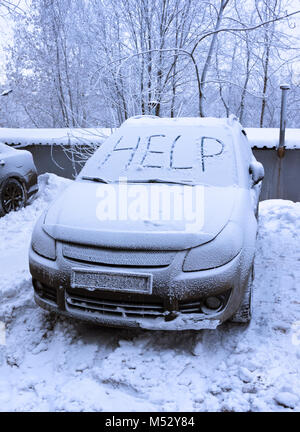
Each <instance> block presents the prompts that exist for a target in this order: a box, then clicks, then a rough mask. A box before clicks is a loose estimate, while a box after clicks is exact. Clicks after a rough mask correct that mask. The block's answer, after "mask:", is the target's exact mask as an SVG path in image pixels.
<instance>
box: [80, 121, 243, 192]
mask: <svg viewBox="0 0 300 432" xmlns="http://www.w3.org/2000/svg"><path fill="white" fill-rule="evenodd" d="M79 178H81V179H83V180H91V181H101V182H108V183H109V182H118V181H123V180H124V181H128V182H135V183H142V182H146V183H147V182H153V183H155V182H157V183H160V182H166V183H168V182H169V183H179V184H180V183H181V184H207V185H212V186H230V185H233V184H237V171H236V160H235V153H234V146H233V143H232V136H231V134H230V131H227V130H226V129H224V128H220V127H219V128H218V127H216V128H214V129H213V128H211V127H209V128H208V127H203V126H201V127H199V126H197V127H181V128H179V127H167V126H164V127H158V126H154V127H153V126H152V127H151V128H150V127H140V128H138V127H121V128H120V129H119V130H117V131H116V132H115V133H114V134H113V135H111V136H110V137H109V138H108V139H107V140H106V141H105V142H104V144H102V146H101V148H100V149H99V150H97V151H96V152H95V154H94V155H93V156H92V157H91V158H90V159H89V161H88V162H87V163H86V165H85V167H84V168H83V170H82V171H81V173H80V175H79Z"/></svg>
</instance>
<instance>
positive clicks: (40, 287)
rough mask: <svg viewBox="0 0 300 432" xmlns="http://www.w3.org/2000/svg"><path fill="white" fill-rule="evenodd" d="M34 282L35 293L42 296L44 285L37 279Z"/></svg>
mask: <svg viewBox="0 0 300 432" xmlns="http://www.w3.org/2000/svg"><path fill="white" fill-rule="evenodd" d="M32 282H33V286H34V289H35V291H36V292H37V293H38V294H41V293H42V292H43V284H42V283H41V282H39V281H38V280H36V279H33V281H32Z"/></svg>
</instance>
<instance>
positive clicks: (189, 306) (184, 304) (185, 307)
mask: <svg viewBox="0 0 300 432" xmlns="http://www.w3.org/2000/svg"><path fill="white" fill-rule="evenodd" d="M202 303H203V301H201V300H200V299H199V300H194V301H179V303H178V310H179V312H181V313H202V311H201V306H202Z"/></svg>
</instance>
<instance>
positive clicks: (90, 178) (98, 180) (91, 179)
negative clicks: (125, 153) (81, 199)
mask: <svg viewBox="0 0 300 432" xmlns="http://www.w3.org/2000/svg"><path fill="white" fill-rule="evenodd" d="M81 178H82V180H90V181H94V182H98V183H106V184H108V183H109V182H108V181H107V180H105V179H103V178H100V177H88V176H83V177H81Z"/></svg>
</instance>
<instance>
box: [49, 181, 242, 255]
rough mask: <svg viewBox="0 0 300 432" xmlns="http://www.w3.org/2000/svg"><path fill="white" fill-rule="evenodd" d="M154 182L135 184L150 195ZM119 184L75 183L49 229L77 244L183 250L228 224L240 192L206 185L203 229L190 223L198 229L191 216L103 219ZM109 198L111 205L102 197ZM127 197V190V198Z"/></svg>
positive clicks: (181, 188) (182, 188)
mask: <svg viewBox="0 0 300 432" xmlns="http://www.w3.org/2000/svg"><path fill="white" fill-rule="evenodd" d="M128 186H130V185H128ZM152 186H153V185H152V184H151V185H150V184H148V183H147V184H146V183H144V184H138V185H135V188H136V191H138V192H140V194H141V195H142V196H143V197H144V196H145V195H147V193H148V191H149V188H150V187H152ZM108 187H110V188H112V189H109V190H110V193H106V192H105V191H106V190H108ZM118 187H119V185H118V184H113V185H105V184H99V183H96V182H89V181H76V182H74V183H73V184H72V185H71V186H70V187H68V188H67V189H66V190H65V191H64V192H63V194H62V195H61V196H60V197H59V198H58V199H57V200H56V201H55V202H54V203H53V204H52V205H51V207H50V208H49V210H48V212H47V214H46V217H45V221H44V230H45V231H46V232H47V233H48V234H49V235H50V236H52V237H53V238H55V239H57V240H61V241H65V242H71V243H79V244H85V245H94V246H100V247H112V248H126V249H150V250H151V249H152V250H183V249H188V248H191V247H195V246H198V245H200V244H203V243H206V242H208V241H210V240H212V239H213V238H214V237H215V236H216V235H217V234H218V233H219V232H220V231H221V230H222V229H223V227H224V226H225V225H226V224H227V222H228V220H229V218H230V215H231V213H232V209H233V205H234V202H235V199H236V198H235V197H237V195H238V194H237V186H232V187H215V186H202V197H203V200H202V204H201V211H202V215H203V219H202V220H201V225H199V226H200V228H199V226H198V225H195V226H192V225H191V224H190V226H192V228H188V229H187V224H186V219H180V220H174V218H173V219H172V220H170V219H169V220H163V219H161V220H157V218H155V217H154V215H152V214H150V213H149V215H148V216H146V217H143V218H140V219H137V220H132V218H127V219H126V220H120V217H119V215H118V218H109V219H106V220H103V219H102V220H100V219H99V214H100V213H101V211H103V210H105V205H106V210H107V207H109V206H110V204H111V202H112V201H115V198H116V196H115V195H114V190H116V189H117V188H118ZM155 187H156V188H158V189H157V190H158V191H160V188H166V187H167V188H169V189H170V190H171V191H172V192H173V191H174V190H175V189H174V188H175V187H176V188H177V189H176V191H177V192H181V193H182V194H184V193H187V190H191V189H194V188H193V187H192V186H186V185H177V184H176V185H168V186H166V184H156V185H155ZM103 197H105V199H106V204H105V205H104V201H101V199H103ZM177 198H178V197H177ZM177 200H178V199H177ZM124 201H125V200H124V193H123V191H122V194H121V202H122V203H124ZM111 208H114V207H113V206H112V207H111ZM198 212H199V208H198ZM123 219H124V218H123ZM198 228H199V229H198Z"/></svg>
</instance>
